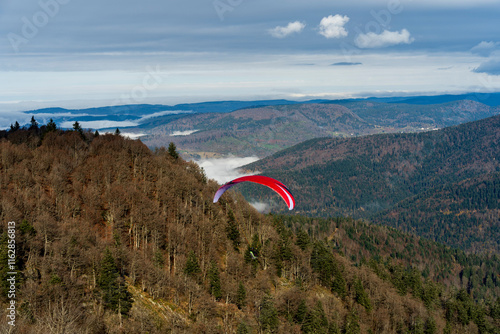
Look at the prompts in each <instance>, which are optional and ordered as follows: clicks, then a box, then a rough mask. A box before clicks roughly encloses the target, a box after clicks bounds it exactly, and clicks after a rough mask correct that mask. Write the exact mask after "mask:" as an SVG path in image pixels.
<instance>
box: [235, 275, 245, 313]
mask: <svg viewBox="0 0 500 334" xmlns="http://www.w3.org/2000/svg"><path fill="white" fill-rule="evenodd" d="M246 298H247V291H246V289H245V286H244V285H243V282H241V281H240V284H239V285H238V291H237V292H236V306H238V308H239V309H242V308H243V306H245V302H246Z"/></svg>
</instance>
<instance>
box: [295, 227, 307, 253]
mask: <svg viewBox="0 0 500 334" xmlns="http://www.w3.org/2000/svg"><path fill="white" fill-rule="evenodd" d="M310 242H311V239H310V238H309V234H307V232H306V231H304V230H302V229H300V230H299V231H298V232H297V241H296V242H295V243H296V244H297V246H299V247H300V249H302V250H303V251H304V250H306V248H307V246H309V244H310Z"/></svg>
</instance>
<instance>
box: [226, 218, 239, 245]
mask: <svg viewBox="0 0 500 334" xmlns="http://www.w3.org/2000/svg"><path fill="white" fill-rule="evenodd" d="M227 216H228V218H229V221H228V222H227V227H226V233H227V237H228V239H229V240H231V241H232V242H233V247H234V250H235V251H238V250H239V247H240V243H241V239H240V231H239V230H238V224H237V223H236V218H235V217H234V213H233V211H232V210H231V209H229V211H228V213H227Z"/></svg>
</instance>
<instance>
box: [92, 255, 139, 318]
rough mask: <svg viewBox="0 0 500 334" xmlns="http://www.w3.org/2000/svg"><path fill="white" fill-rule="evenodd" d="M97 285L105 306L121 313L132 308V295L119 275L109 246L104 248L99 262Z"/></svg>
mask: <svg viewBox="0 0 500 334" xmlns="http://www.w3.org/2000/svg"><path fill="white" fill-rule="evenodd" d="M97 286H98V288H99V290H100V292H101V298H102V302H103V304H104V307H105V308H108V309H110V310H113V311H115V312H117V313H119V314H121V315H127V314H128V312H129V311H130V309H131V308H132V295H131V294H130V292H128V290H127V287H126V285H125V282H124V279H123V277H121V276H120V273H119V271H118V268H117V266H116V263H115V259H114V258H113V255H112V254H111V251H110V250H109V248H106V251H105V253H104V258H103V260H102V262H101V268H100V271H99V279H98V281H97Z"/></svg>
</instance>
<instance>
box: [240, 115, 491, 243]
mask: <svg viewBox="0 0 500 334" xmlns="http://www.w3.org/2000/svg"><path fill="white" fill-rule="evenodd" d="M499 143H500V116H494V117H491V118H488V119H484V120H480V121H475V122H470V123H466V124H461V125H458V126H453V127H448V128H445V129H442V130H438V131H431V132H423V133H417V134H384V135H380V134H379V135H372V136H366V137H358V138H344V139H331V138H321V139H312V140H310V141H307V142H304V143H301V144H299V145H297V146H294V147H291V148H288V149H286V150H284V151H281V152H279V153H277V154H276V155H273V156H270V157H267V158H264V159H262V160H260V161H257V162H254V163H252V164H250V165H247V166H244V167H243V168H242V169H243V170H247V171H248V170H250V171H259V172H262V173H265V174H266V175H269V176H273V177H276V178H278V179H280V180H281V181H282V182H284V183H285V184H287V185H288V186H289V188H290V189H291V190H292V191H294V193H295V194H296V196H297V197H298V200H297V202H298V203H303V205H302V206H301V205H300V204H299V205H297V208H296V209H297V210H298V212H302V213H304V214H306V213H307V214H310V215H322V216H325V215H326V216H328V215H330V216H332V215H338V214H344V215H354V217H364V218H372V219H374V220H375V221H377V219H378V220H380V222H386V223H387V222H388V221H391V222H392V223H391V225H392V226H398V225H405V228H406V230H407V231H412V227H411V226H416V225H417V224H418V223H419V222H420V223H422V219H419V212H415V213H414V214H413V215H412V219H413V220H411V222H410V223H409V222H407V221H406V222H404V224H403V222H399V221H398V220H394V219H392V220H390V219H389V218H388V217H385V218H384V219H382V218H381V216H375V217H373V215H375V214H377V213H379V212H380V211H382V210H390V209H391V208H392V207H393V206H395V205H397V203H400V202H401V201H404V200H407V199H409V198H411V197H413V196H416V195H418V194H421V193H423V192H425V191H427V192H428V193H429V194H431V193H432V191H435V189H439V188H440V187H441V188H442V187H445V186H446V185H448V186H452V185H454V184H455V186H454V187H456V186H457V185H458V184H459V182H464V181H466V180H468V179H472V178H475V177H479V176H481V175H487V176H486V177H487V178H488V182H490V183H489V184H490V185H491V187H493V189H492V190H491V192H490V193H488V196H489V197H488V198H491V199H488V200H493V201H494V202H495V204H494V205H493V206H492V207H491V208H490V209H488V210H487V212H486V213H481V215H482V216H484V217H489V218H488V220H487V221H485V222H484V224H483V225H484V227H485V228H486V230H485V231H483V234H484V235H485V237H486V240H488V242H487V245H488V248H491V249H492V250H494V251H495V252H499V251H500V247H499V246H500V245H499V244H498V240H500V235H499V232H500V231H498V229H497V228H496V225H497V223H498V218H496V217H497V216H496V215H495V212H496V210H497V206H498V204H499V203H498V202H499V201H500V198H499V197H497V198H495V195H494V194H497V193H498V191H499V190H498V189H497V187H498V184H497V183H496V182H495V177H496V176H495V175H498V174H497V173H498V171H500V160H499V159H498V158H499V157H500V151H499V147H500V146H499ZM452 187H453V186H452ZM478 191H479V190H478ZM247 195H249V196H250V195H252V196H255V195H256V194H255V193H254V192H252V191H251V190H248V191H247ZM463 196H465V195H463ZM477 196H483V195H480V194H478V195H477ZM484 196H486V195H484ZM256 198H257V199H259V197H258V196H256ZM424 213H425V210H422V214H420V216H425V214H424ZM476 215H477V216H478V217H479V213H476ZM472 216H474V214H472ZM464 217H465V216H463V217H462V218H464ZM406 218H408V219H409V217H406ZM448 218H451V217H448ZM495 219H496V220H495ZM457 222H458V219H457ZM457 222H454V221H453V220H452V219H451V220H450V219H447V220H446V223H447V224H456V223H457ZM471 224H472V223H469V225H467V228H471V229H472V230H473V229H474V228H477V226H476V227H474V226H472V225H471ZM474 224H476V225H477V224H480V220H479V221H478V220H475V222H474ZM462 225H463V223H462ZM425 226H426V227H425V229H427V232H426V233H427V234H426V236H427V237H431V235H432V233H431V232H430V231H431V230H432V226H428V225H425ZM438 226H439V227H441V225H438ZM446 228H447V227H446ZM443 229H445V227H444V226H443V228H439V229H436V231H435V232H434V233H435V234H436V235H434V236H433V237H434V238H435V237H436V236H437V233H438V232H439V231H443ZM472 230H470V231H469V232H468V233H467V234H466V235H467V237H468V238H472V237H473V233H472V232H471V231H472ZM452 239H453V240H455V241H454V242H451V243H450V245H454V246H455V247H462V248H464V249H469V250H471V249H476V250H477V249H482V245H481V241H480V240H476V241H473V240H469V242H467V241H466V242H465V243H464V242H460V243H459V242H458V240H459V239H460V238H459V236H458V235H457V232H454V235H453V236H452ZM483 246H485V245H483ZM485 247H486V246H485Z"/></svg>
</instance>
